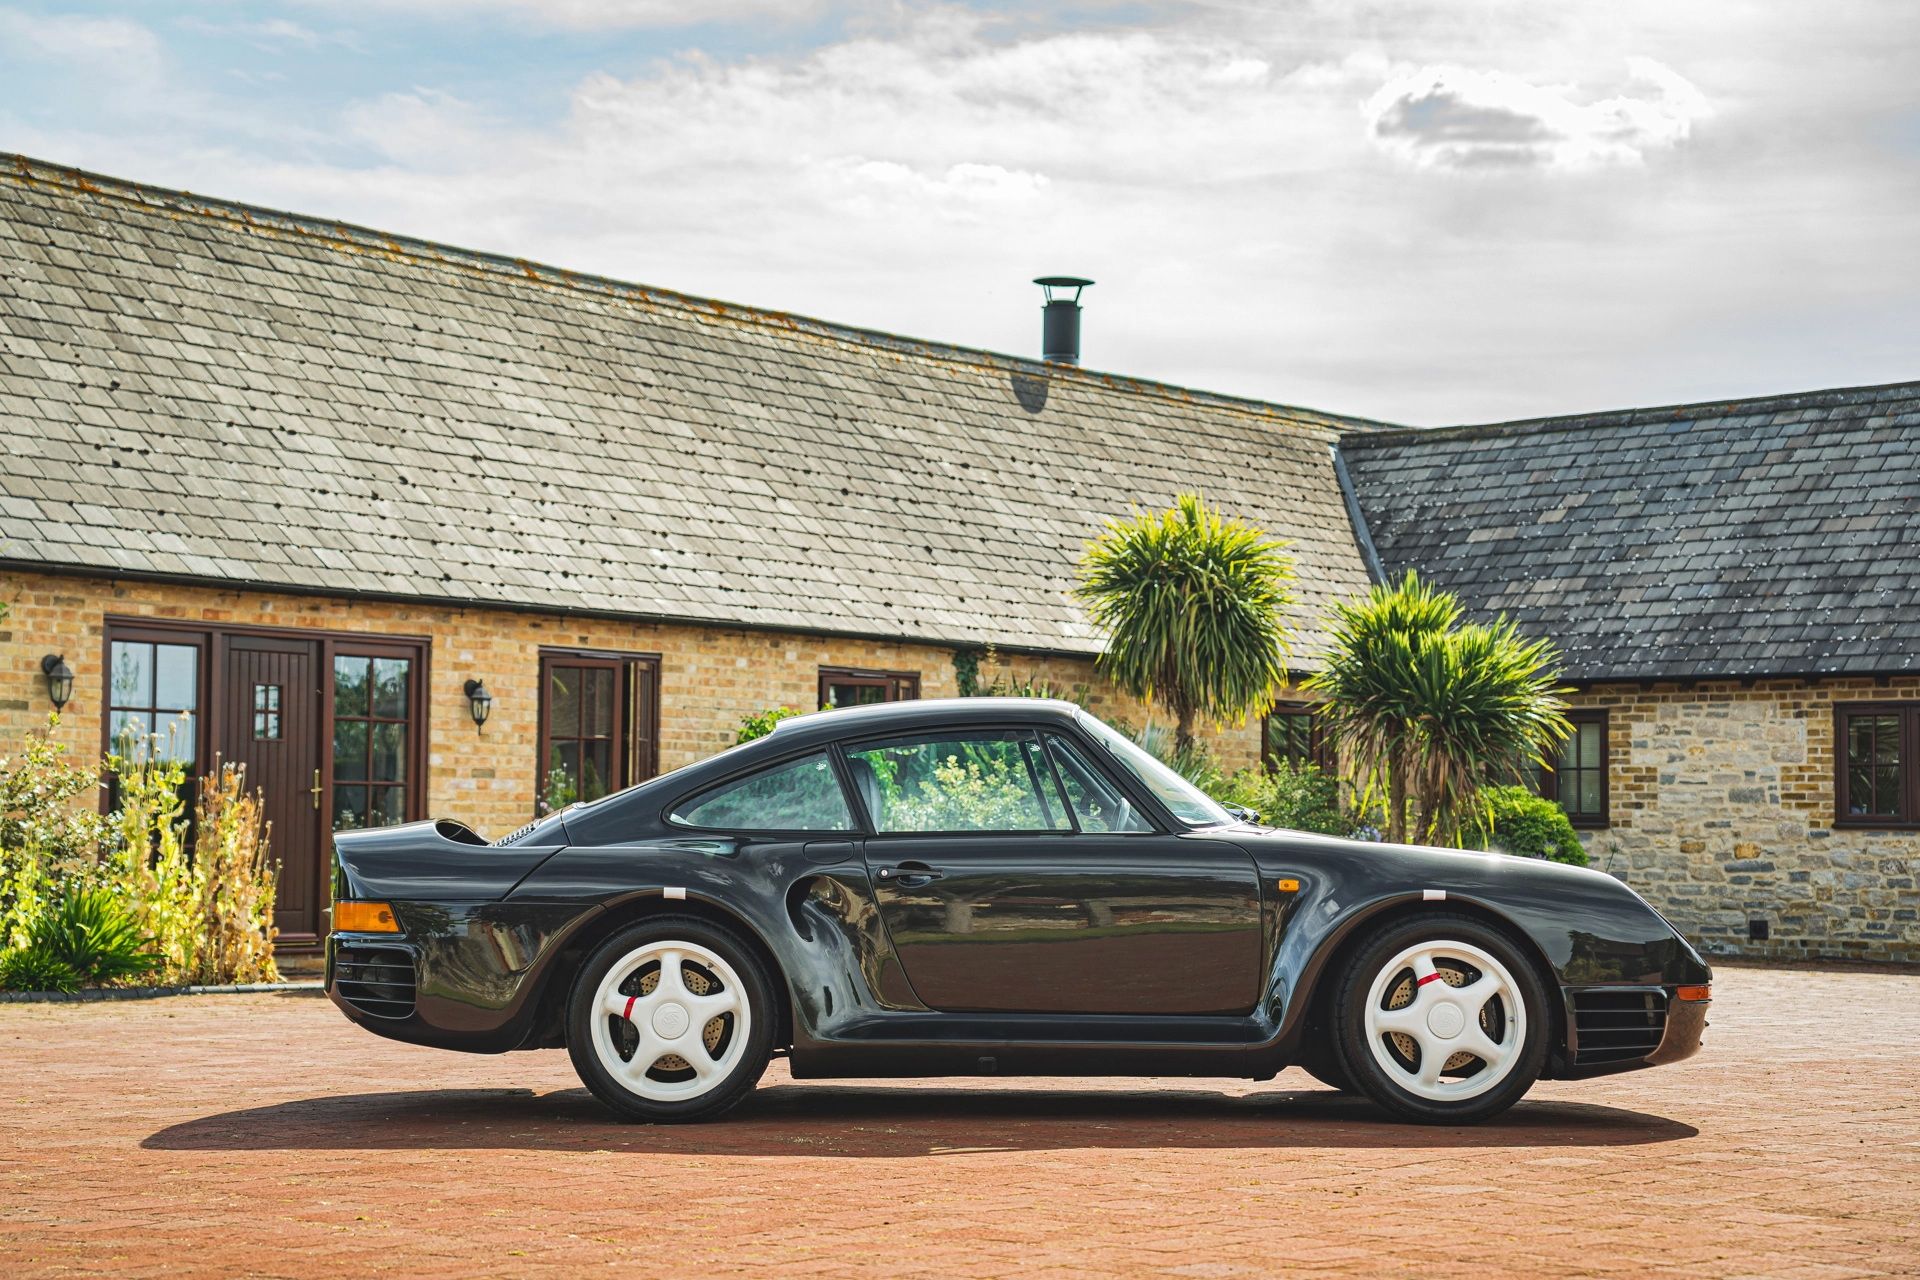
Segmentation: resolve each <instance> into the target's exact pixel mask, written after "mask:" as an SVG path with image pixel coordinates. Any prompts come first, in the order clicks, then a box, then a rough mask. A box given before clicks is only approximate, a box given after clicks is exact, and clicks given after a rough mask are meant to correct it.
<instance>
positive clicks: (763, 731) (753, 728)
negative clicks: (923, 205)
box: [733, 707, 802, 746]
mask: <svg viewBox="0 0 1920 1280" xmlns="http://www.w3.org/2000/svg"><path fill="white" fill-rule="evenodd" d="M800 714H802V712H801V710H800V708H798V707H768V708H767V709H766V710H765V711H756V712H754V713H753V714H752V715H750V716H742V717H740V732H739V734H738V735H736V736H735V738H734V740H733V742H734V745H735V746H738V745H740V744H741V743H743V742H752V741H753V740H755V739H756V738H764V737H766V736H767V735H768V734H770V733H772V732H773V727H774V726H775V725H777V724H779V723H780V722H781V721H782V720H785V719H788V718H789V717H792V716H797V715H800Z"/></svg>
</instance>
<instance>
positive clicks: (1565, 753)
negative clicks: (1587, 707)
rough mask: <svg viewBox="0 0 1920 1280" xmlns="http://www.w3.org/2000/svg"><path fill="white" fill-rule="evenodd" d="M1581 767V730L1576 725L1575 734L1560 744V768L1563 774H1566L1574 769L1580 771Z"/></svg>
mask: <svg viewBox="0 0 1920 1280" xmlns="http://www.w3.org/2000/svg"><path fill="white" fill-rule="evenodd" d="M1579 767H1580V728H1579V726H1578V725H1576V726H1574V730H1573V732H1572V733H1571V734H1569V735H1568V736H1567V739H1566V741H1564V742H1562V743H1561V744H1560V763H1559V766H1558V768H1559V770H1560V771H1561V772H1563V773H1564V772H1567V771H1570V770H1573V769H1578V768H1579Z"/></svg>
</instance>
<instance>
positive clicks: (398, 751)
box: [354, 724, 407, 782]
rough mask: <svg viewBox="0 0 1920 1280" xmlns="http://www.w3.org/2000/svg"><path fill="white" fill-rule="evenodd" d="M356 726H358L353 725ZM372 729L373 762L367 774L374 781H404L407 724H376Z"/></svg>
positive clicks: (405, 773) (405, 774)
mask: <svg viewBox="0 0 1920 1280" xmlns="http://www.w3.org/2000/svg"><path fill="white" fill-rule="evenodd" d="M354 727H355V728H358V727H359V726H358V725H356V726H354ZM372 729H373V762H372V765H371V772H370V773H369V774H368V775H367V776H368V777H369V778H371V779H372V780H373V781H375V782H404V781H406V777H407V726H406V725H404V724H376V725H373V726H372Z"/></svg>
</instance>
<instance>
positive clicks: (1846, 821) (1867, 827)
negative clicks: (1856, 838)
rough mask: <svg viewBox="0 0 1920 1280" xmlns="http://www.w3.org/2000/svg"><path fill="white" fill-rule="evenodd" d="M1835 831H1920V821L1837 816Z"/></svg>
mask: <svg viewBox="0 0 1920 1280" xmlns="http://www.w3.org/2000/svg"><path fill="white" fill-rule="evenodd" d="M1833 829H1834V830H1835V831H1920V822H1915V821H1912V820H1910V819H1902V818H1836V819H1834V822H1833Z"/></svg>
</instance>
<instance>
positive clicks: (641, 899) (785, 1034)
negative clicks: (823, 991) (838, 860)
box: [521, 890, 793, 1051]
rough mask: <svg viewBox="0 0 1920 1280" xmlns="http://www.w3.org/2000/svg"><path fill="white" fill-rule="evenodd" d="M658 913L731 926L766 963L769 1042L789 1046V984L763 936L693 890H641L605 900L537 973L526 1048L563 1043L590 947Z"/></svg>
mask: <svg viewBox="0 0 1920 1280" xmlns="http://www.w3.org/2000/svg"><path fill="white" fill-rule="evenodd" d="M656 916H692V917H694V918H696V919H700V920H705V921H708V922H710V923H713V924H717V925H720V926H722V927H724V928H727V929H730V930H732V931H733V932H735V933H737V934H739V935H740V937H741V939H742V940H743V941H744V942H745V943H746V944H747V945H748V946H749V947H751V948H752V949H753V952H754V954H755V956H756V957H757V958H758V959H759V961H760V963H761V964H762V965H764V966H766V971H767V977H768V978H769V979H770V980H771V982H772V984H773V993H774V1002H775V1004H776V1005H777V1006H778V1008H777V1009H776V1010H775V1023H774V1038H773V1045H774V1048H775V1050H776V1051H778V1050H781V1049H786V1048H788V1047H790V1046H791V1045H792V1044H793V992H792V990H791V988H790V987H789V985H788V983H787V975H786V970H785V968H784V967H783V966H782V965H781V963H780V961H779V958H778V957H776V956H775V955H774V952H773V948H772V947H769V946H768V945H767V941H766V938H765V937H763V936H762V934H761V932H760V930H759V929H758V928H756V927H755V926H754V925H753V923H752V922H751V921H749V920H748V919H747V918H746V917H745V916H743V915H741V914H740V913H739V912H737V911H735V910H733V909H732V908H730V907H725V906H722V905H721V904H720V903H718V902H716V901H714V900H713V899H712V898H709V897H706V896H704V895H700V894H696V893H694V892H692V891H689V892H688V893H687V896H686V897H685V898H668V897H666V896H665V895H664V894H662V893H661V892H660V891H659V890H653V891H650V892H642V893H636V894H633V895H630V896H628V897H625V898H621V899H618V900H616V901H614V902H610V903H607V904H606V905H605V906H604V907H603V908H602V909H601V910H599V911H597V912H595V913H594V914H593V915H592V916H591V917H590V918H589V919H587V920H586V921H584V922H583V923H582V924H581V925H580V927H579V928H578V929H576V930H575V931H574V932H573V934H572V935H571V936H569V937H568V938H567V940H566V941H565V942H564V943H562V944H561V946H560V949H559V951H558V952H557V953H556V954H555V955H554V957H553V959H552V960H551V961H550V962H549V963H548V964H547V965H546V968H545V972H544V973H543V974H542V975H541V982H542V986H541V990H540V995H539V997H538V999H539V1005H538V1012H537V1013H536V1015H535V1018H534V1024H533V1030H532V1032H531V1033H530V1034H529V1035H528V1037H527V1040H526V1042H525V1043H524V1044H522V1045H521V1047H522V1048H525V1049H558V1048H563V1047H565V1045H566V1038H567V1037H566V1025H567V998H568V996H569V995H570V994H571V992H572V990H573V980H574V977H575V975H576V974H578V973H579V972H580V966H581V965H583V964H585V963H586V960H587V957H588V956H590V955H592V954H593V952H594V949H595V948H597V947H598V946H599V945H600V944H601V943H603V942H605V941H606V940H607V939H608V938H610V937H612V936H613V935H614V934H616V933H618V932H619V931H620V930H622V929H625V928H627V927H628V926H629V925H635V924H639V923H640V922H642V921H644V920H651V919H653V918H654V917H656Z"/></svg>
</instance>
